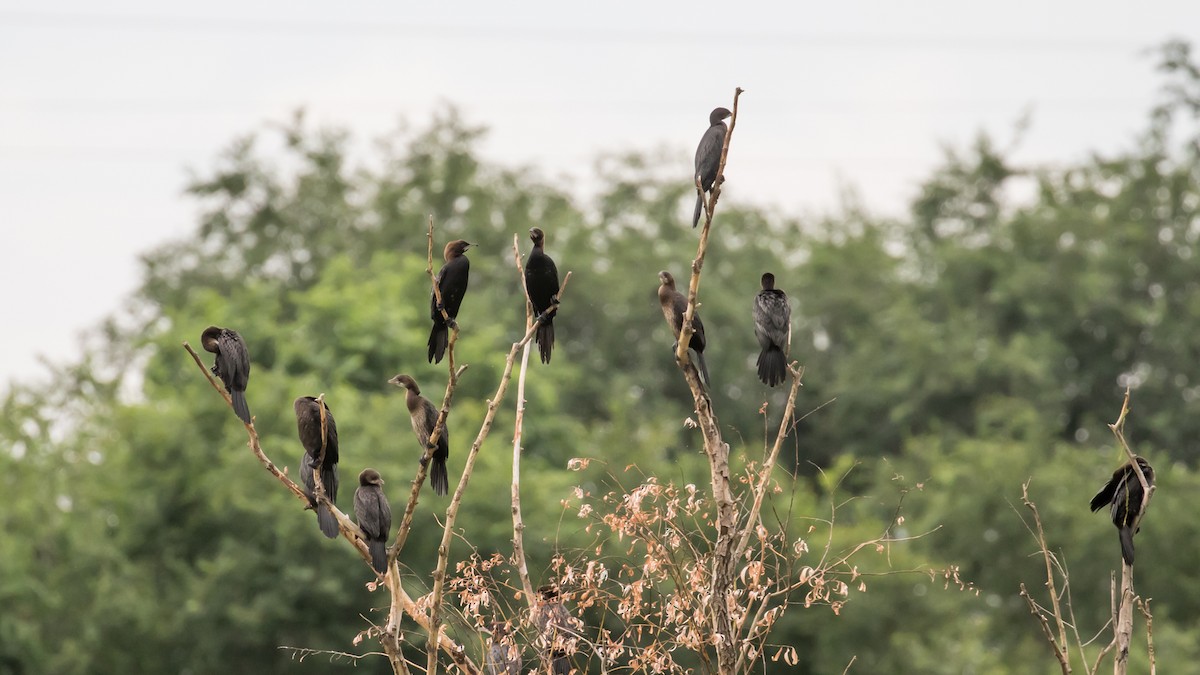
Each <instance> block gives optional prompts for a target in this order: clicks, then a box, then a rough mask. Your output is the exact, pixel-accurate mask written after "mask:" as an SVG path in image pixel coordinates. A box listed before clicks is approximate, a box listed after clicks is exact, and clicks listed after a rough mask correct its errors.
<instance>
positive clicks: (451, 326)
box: [446, 317, 458, 330]
mask: <svg viewBox="0 0 1200 675" xmlns="http://www.w3.org/2000/svg"><path fill="white" fill-rule="evenodd" d="M446 328H449V329H450V330H458V322H457V321H455V320H454V317H451V318H449V319H447V320H446Z"/></svg>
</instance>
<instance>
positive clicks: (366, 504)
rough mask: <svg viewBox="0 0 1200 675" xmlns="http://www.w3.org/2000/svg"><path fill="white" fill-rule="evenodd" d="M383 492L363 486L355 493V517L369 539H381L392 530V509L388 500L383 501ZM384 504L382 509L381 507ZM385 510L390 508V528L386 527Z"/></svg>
mask: <svg viewBox="0 0 1200 675" xmlns="http://www.w3.org/2000/svg"><path fill="white" fill-rule="evenodd" d="M382 496H383V495H382V490H380V489H379V488H377V487H375V486H365V485H364V486H361V487H359V488H358V489H357V490H355V491H354V517H355V519H357V520H358V527H359V529H361V530H362V531H363V534H365V535H367V537H368V538H369V539H381V538H383V537H386V536H387V533H388V530H389V529H391V524H390V521H391V509H390V507H388V506H387V500H384V499H381V497H382ZM381 504H382V507H381ZM384 508H388V511H387V519H388V521H389V523H388V526H387V527H385V526H384V522H383V520H384V510H383V509H384Z"/></svg>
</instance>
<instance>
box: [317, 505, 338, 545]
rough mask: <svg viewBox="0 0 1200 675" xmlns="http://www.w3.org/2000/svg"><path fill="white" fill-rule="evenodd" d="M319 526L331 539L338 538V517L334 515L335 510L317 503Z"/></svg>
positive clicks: (322, 532)
mask: <svg viewBox="0 0 1200 675" xmlns="http://www.w3.org/2000/svg"><path fill="white" fill-rule="evenodd" d="M317 526H318V527H320V528H321V534H323V535H325V536H326V537H328V538H330V539H337V536H338V524H337V518H334V517H333V512H332V511H330V510H329V507H328V506H325V505H324V504H318V505H317Z"/></svg>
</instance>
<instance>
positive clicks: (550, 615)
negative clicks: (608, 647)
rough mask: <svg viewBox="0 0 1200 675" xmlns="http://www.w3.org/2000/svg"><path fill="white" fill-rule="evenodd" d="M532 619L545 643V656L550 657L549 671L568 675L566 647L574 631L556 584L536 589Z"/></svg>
mask: <svg viewBox="0 0 1200 675" xmlns="http://www.w3.org/2000/svg"><path fill="white" fill-rule="evenodd" d="M533 619H534V623H535V624H537V629H538V633H539V634H540V635H541V637H542V640H543V641H544V642H545V645H546V651H547V656H548V657H549V658H550V665H551V668H550V672H551V673H554V675H568V673H570V672H571V660H570V658H568V650H567V648H568V646H569V645H570V644H571V643H573V641H574V637H575V631H574V629H573V628H572V626H571V613H570V612H568V611H567V608H566V607H564V606H563V603H562V598H561V597H560V596H559V593H558V587H557V586H553V585H549V586H542V587H541V588H539V589H538V601H537V604H536V605H535V606H534V608H533Z"/></svg>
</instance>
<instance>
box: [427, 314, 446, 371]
mask: <svg viewBox="0 0 1200 675" xmlns="http://www.w3.org/2000/svg"><path fill="white" fill-rule="evenodd" d="M449 340H450V330H449V329H448V328H446V326H445V324H442V323H440V322H436V323H434V324H433V330H431V331H429V362H430V363H441V362H442V358H443V357H444V356H446V344H447V343H448V342H449Z"/></svg>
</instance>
